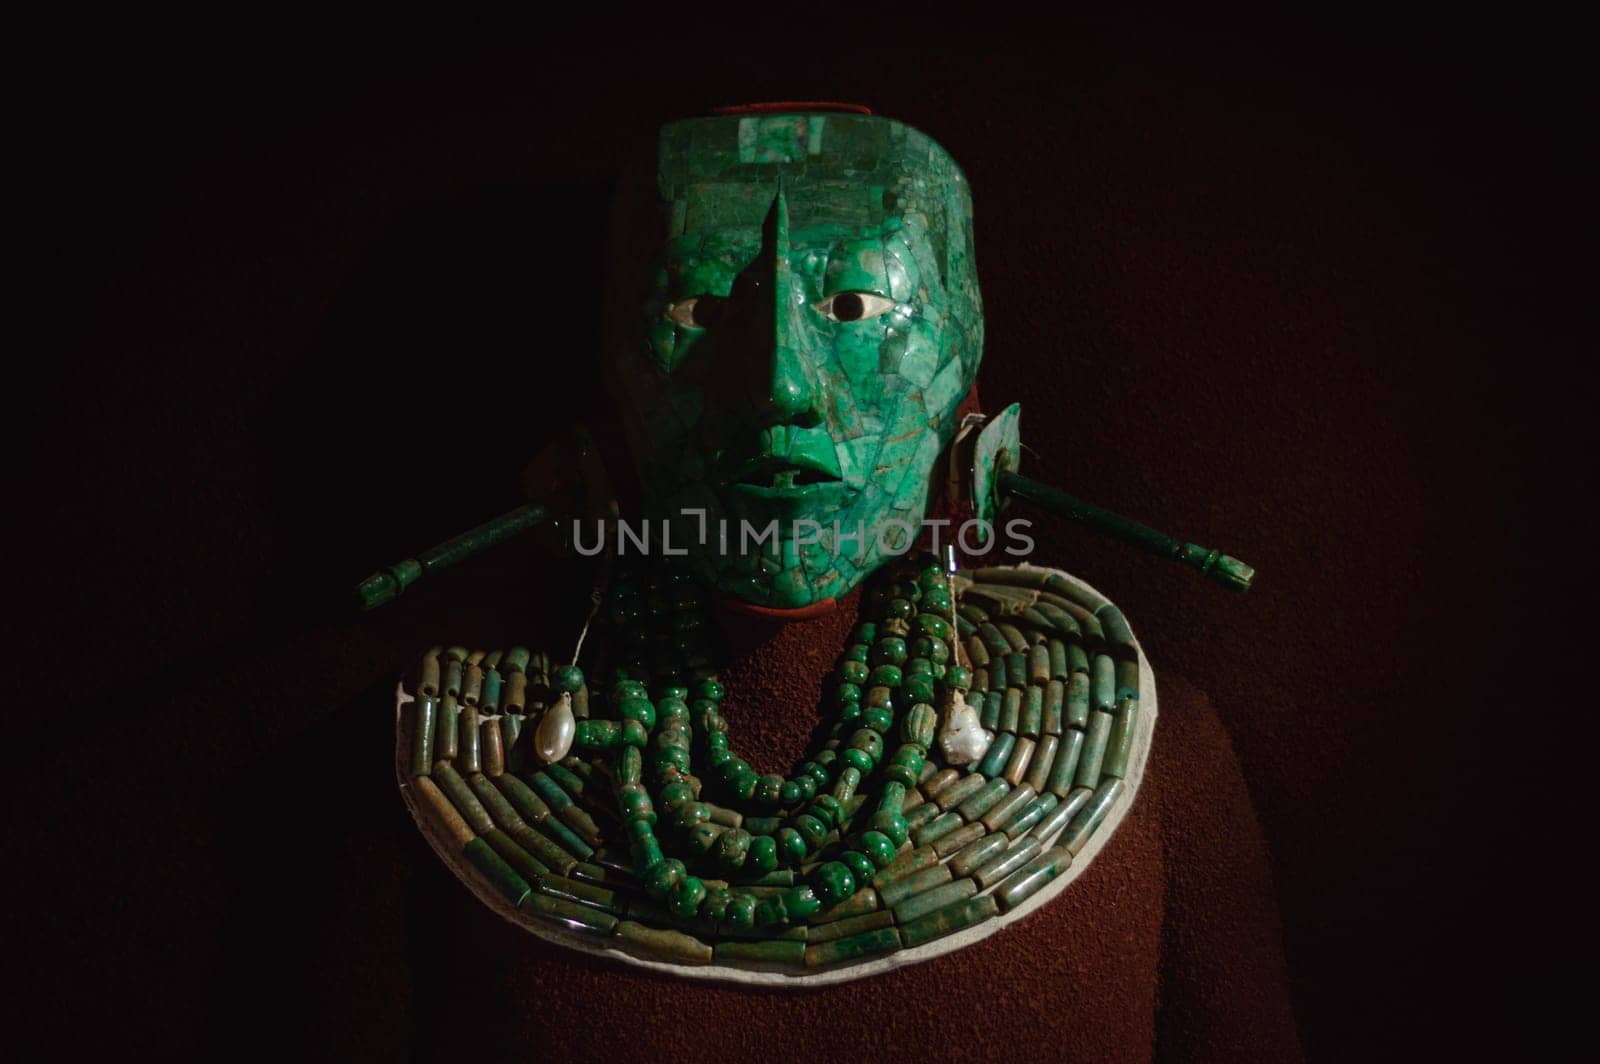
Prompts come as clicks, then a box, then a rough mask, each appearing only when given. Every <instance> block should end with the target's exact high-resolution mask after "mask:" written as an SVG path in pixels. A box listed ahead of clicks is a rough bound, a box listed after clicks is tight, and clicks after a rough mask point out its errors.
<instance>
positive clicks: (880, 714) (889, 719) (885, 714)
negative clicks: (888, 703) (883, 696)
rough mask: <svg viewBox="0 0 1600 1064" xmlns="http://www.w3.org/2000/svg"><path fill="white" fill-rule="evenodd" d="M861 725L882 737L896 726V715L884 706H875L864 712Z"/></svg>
mask: <svg viewBox="0 0 1600 1064" xmlns="http://www.w3.org/2000/svg"><path fill="white" fill-rule="evenodd" d="M861 723H863V724H865V725H866V726H867V727H869V728H871V729H872V730H873V731H875V732H877V733H878V734H879V735H882V734H884V733H885V732H887V731H888V730H889V729H890V728H892V727H893V726H894V714H893V713H892V712H890V711H889V710H887V709H885V708H883V707H882V706H873V707H872V708H871V709H867V710H863V711H862V713H861Z"/></svg>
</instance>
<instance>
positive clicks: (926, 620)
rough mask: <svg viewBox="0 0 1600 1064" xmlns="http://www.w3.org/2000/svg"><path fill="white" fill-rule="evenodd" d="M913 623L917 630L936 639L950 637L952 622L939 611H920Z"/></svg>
mask: <svg viewBox="0 0 1600 1064" xmlns="http://www.w3.org/2000/svg"><path fill="white" fill-rule="evenodd" d="M911 623H912V626H913V627H915V628H916V630H917V631H919V632H921V633H923V634H924V635H927V636H931V637H932V638H934V639H949V638H950V622H949V621H947V620H945V619H944V618H943V617H941V616H939V615H938V614H937V613H919V614H917V619H916V620H915V621H912V622H911Z"/></svg>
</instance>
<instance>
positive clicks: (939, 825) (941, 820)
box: [911, 813, 963, 846]
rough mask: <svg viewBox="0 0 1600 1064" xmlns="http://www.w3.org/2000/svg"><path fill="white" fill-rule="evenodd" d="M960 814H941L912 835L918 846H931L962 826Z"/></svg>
mask: <svg viewBox="0 0 1600 1064" xmlns="http://www.w3.org/2000/svg"><path fill="white" fill-rule="evenodd" d="M962 823H963V821H962V819H961V814H960V813H941V814H939V815H938V816H937V817H935V818H934V819H932V820H930V821H928V822H927V823H926V824H924V825H922V827H920V828H918V829H917V830H916V831H915V832H913V833H912V836H911V837H912V841H914V842H915V843H916V844H917V845H918V846H929V845H932V844H933V843H935V842H937V841H939V840H940V839H942V838H944V837H945V836H946V835H948V834H950V833H951V832H952V831H954V830H956V829H957V828H959V827H960V826H961V825H962Z"/></svg>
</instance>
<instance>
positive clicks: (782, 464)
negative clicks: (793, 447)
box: [728, 456, 841, 491]
mask: <svg viewBox="0 0 1600 1064" xmlns="http://www.w3.org/2000/svg"><path fill="white" fill-rule="evenodd" d="M728 483H729V484H730V485H744V486H746V487H753V488H771V489H774V490H777V491H788V490H792V489H795V488H806V487H811V486H812V485H815V484H838V483H841V480H840V478H839V476H838V474H837V473H835V472H833V470H831V469H826V468H824V467H822V466H821V465H819V464H817V463H814V462H810V461H807V460H806V459H804V458H774V457H770V456H765V457H760V458H756V459H753V460H751V461H749V462H745V463H744V464H743V465H740V466H737V467H735V468H734V470H733V472H732V474H731V475H730V476H729V477H728Z"/></svg>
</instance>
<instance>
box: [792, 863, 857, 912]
mask: <svg viewBox="0 0 1600 1064" xmlns="http://www.w3.org/2000/svg"><path fill="white" fill-rule="evenodd" d="M845 874H846V875H849V873H848V872H847V873H845ZM783 908H784V911H786V912H787V913H788V914H789V919H791V920H804V919H805V918H806V917H808V916H811V915H813V914H815V913H819V912H821V911H822V899H821V898H819V897H817V892H816V891H814V890H812V889H811V888H810V887H794V888H792V889H790V890H788V891H785V892H784V895H783Z"/></svg>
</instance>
